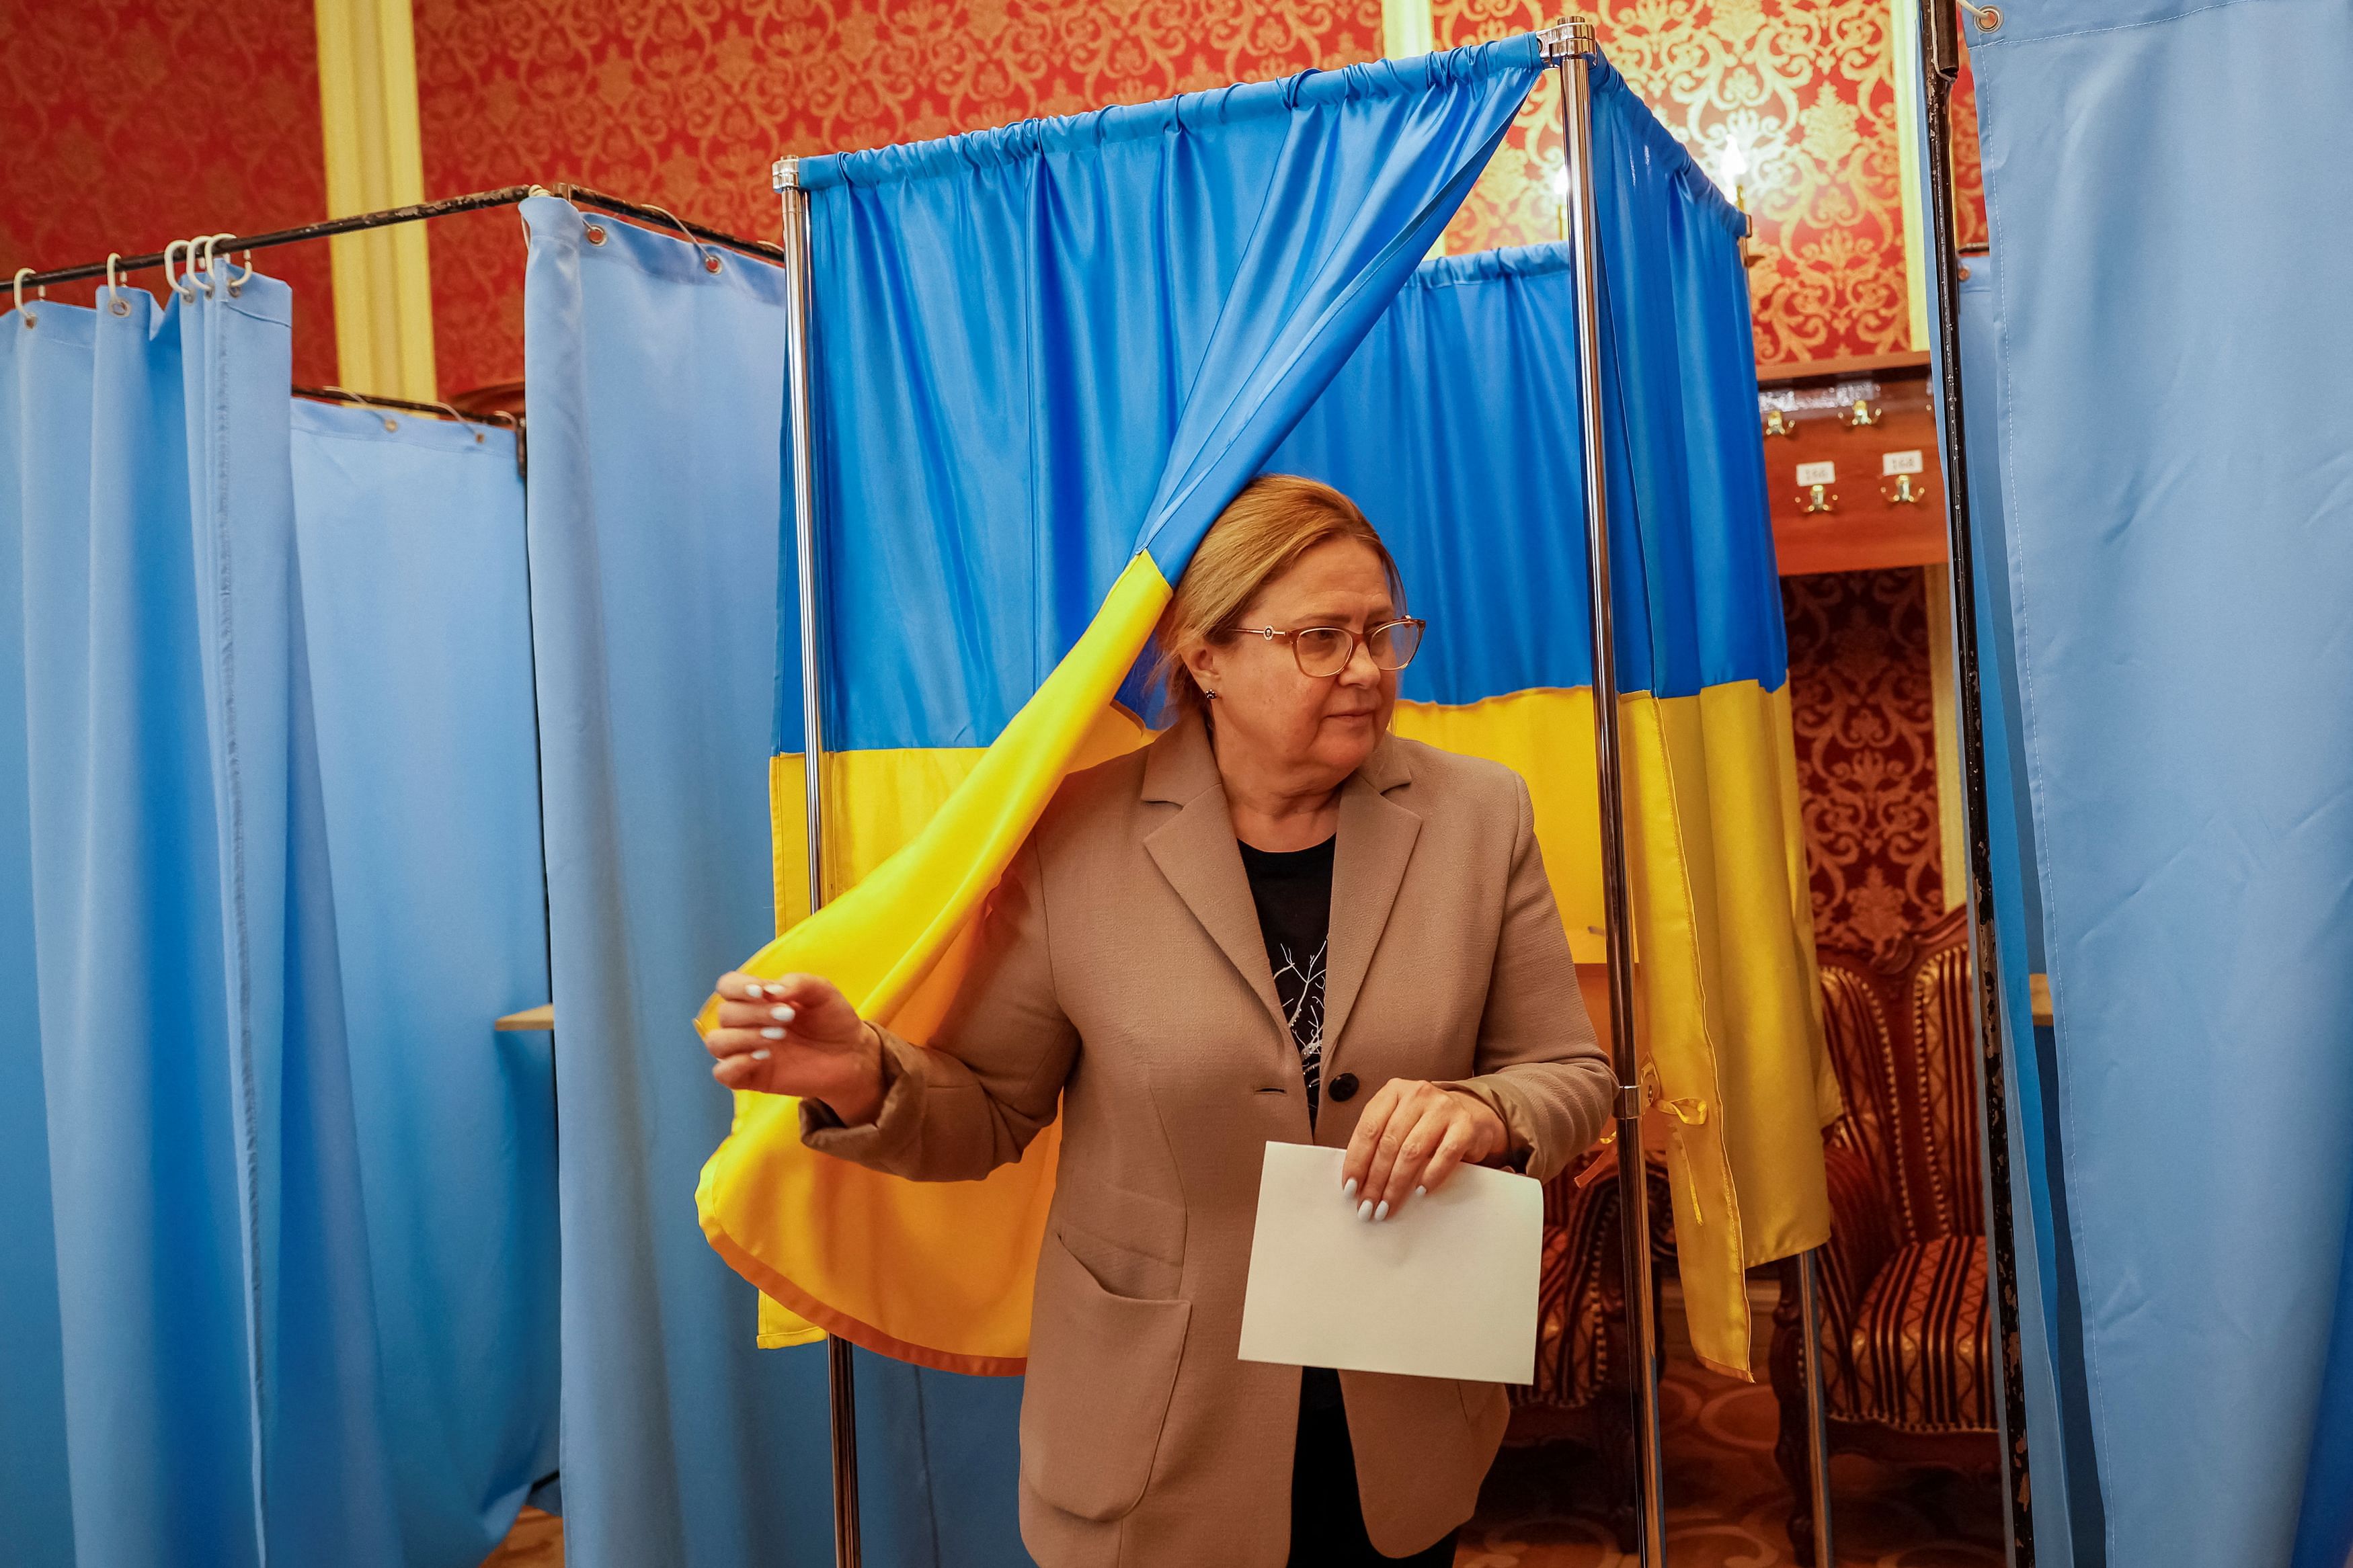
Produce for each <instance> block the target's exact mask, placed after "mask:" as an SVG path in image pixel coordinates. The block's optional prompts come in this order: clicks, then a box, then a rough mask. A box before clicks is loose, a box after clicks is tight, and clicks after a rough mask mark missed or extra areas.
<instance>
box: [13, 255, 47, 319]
mask: <svg viewBox="0 0 2353 1568" xmlns="http://www.w3.org/2000/svg"><path fill="white" fill-rule="evenodd" d="M32 275H33V269H32V268H29V267H19V268H16V282H15V285H14V287H15V289H16V314H17V315H18V316H19V317H21V318H22V319H23V322H24V325H25V328H26V331H30V330H31V329H33V328H34V327H36V326H38V325H39V324H40V320H41V318H40V317H38V316H37V315H35V314H34V313H33V312H32V311H30V310H26V309H25V279H27V278H30V277H31V276H32Z"/></svg>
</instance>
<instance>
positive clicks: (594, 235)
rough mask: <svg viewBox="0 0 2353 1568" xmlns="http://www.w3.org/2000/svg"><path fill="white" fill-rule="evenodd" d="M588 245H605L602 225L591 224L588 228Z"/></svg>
mask: <svg viewBox="0 0 2353 1568" xmlns="http://www.w3.org/2000/svg"><path fill="white" fill-rule="evenodd" d="M588 243H589V244H591V245H602V244H604V243H605V226H604V225H603V224H600V223H592V224H590V225H589V226H588Z"/></svg>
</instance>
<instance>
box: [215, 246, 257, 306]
mask: <svg viewBox="0 0 2353 1568" xmlns="http://www.w3.org/2000/svg"><path fill="white" fill-rule="evenodd" d="M236 237H237V236H235V235H233V234H225V235H222V236H221V238H223V239H235V238H236ZM221 265H222V269H223V271H224V272H225V273H226V272H227V268H231V267H234V266H235V265H237V264H236V263H235V262H233V261H231V260H230V259H229V258H228V255H227V253H226V252H224V253H222V256H221ZM254 270H255V268H254V265H253V252H252V251H250V250H248V251H247V252H246V253H245V270H244V271H243V272H238V273H234V274H229V275H228V297H229V298H230V299H232V300H234V299H236V298H237V296H238V295H239V294H242V293H244V292H245V286H246V285H247V284H248V283H250V282H252V281H253V275H254Z"/></svg>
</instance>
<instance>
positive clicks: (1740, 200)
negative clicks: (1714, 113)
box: [1715, 135, 1764, 267]
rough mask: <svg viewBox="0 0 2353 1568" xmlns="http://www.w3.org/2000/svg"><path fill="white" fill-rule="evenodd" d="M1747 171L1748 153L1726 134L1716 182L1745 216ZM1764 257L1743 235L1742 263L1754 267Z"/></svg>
mask: <svg viewBox="0 0 2353 1568" xmlns="http://www.w3.org/2000/svg"><path fill="white" fill-rule="evenodd" d="M1747 173H1748V154H1747V153H1746V152H1744V151H1742V149H1741V146H1740V143H1739V142H1738V141H1736V139H1734V138H1733V137H1731V136H1729V135H1727V136H1725V139H1724V151H1723V152H1722V153H1719V154H1717V156H1716V160H1715V183H1716V186H1717V188H1718V189H1720V190H1723V191H1724V192H1725V193H1726V194H1728V195H1730V196H1731V197H1732V205H1734V206H1736V207H1738V208H1739V209H1740V215H1741V216H1743V217H1746V216H1748V188H1747V186H1746V185H1745V184H1742V183H1741V181H1742V179H1743V177H1744V176H1746V174H1747ZM1763 259H1764V258H1762V257H1760V256H1758V255H1757V253H1756V252H1755V251H1752V250H1750V249H1749V248H1748V237H1747V236H1746V235H1745V234H1744V235H1742V236H1741V237H1740V265H1741V266H1743V267H1754V266H1756V265H1757V262H1759V261H1761V260H1763Z"/></svg>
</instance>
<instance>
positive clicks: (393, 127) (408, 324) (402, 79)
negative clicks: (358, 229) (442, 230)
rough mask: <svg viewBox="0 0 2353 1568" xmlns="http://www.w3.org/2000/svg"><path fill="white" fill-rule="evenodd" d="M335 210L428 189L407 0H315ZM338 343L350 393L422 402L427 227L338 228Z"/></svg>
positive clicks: (390, 203) (432, 392)
mask: <svg viewBox="0 0 2353 1568" xmlns="http://www.w3.org/2000/svg"><path fill="white" fill-rule="evenodd" d="M316 4H317V12H318V29H319V111H320V121H321V125H322V130H323V131H324V132H325V136H324V140H325V143H326V153H327V211H328V214H329V215H330V216H334V217H346V216H351V215H353V214H354V213H364V212H375V211H378V210H380V209H382V208H385V207H397V206H406V205H409V204H410V203H413V202H421V201H423V200H424V199H425V160H424V153H423V151H422V148H421V146H420V142H419V138H418V133H417V43H416V38H415V35H414V33H413V31H412V28H411V23H410V16H409V0H316ZM328 243H329V245H330V246H332V256H333V262H334V276H335V353H336V357H337V360H338V361H339V363H340V365H341V374H342V377H343V385H344V386H346V387H348V388H350V389H351V390H353V391H354V392H363V393H367V392H374V393H381V394H383V395H386V396H390V397H408V398H416V399H417V400H419V401H423V402H430V401H432V400H433V399H434V398H436V397H438V395H439V394H438V391H437V390H436V389H435V382H434V374H433V289H432V278H431V273H430V271H429V270H428V268H427V261H426V249H425V225H423V224H421V223H405V224H398V225H396V226H392V227H389V228H377V229H368V230H365V231H364V232H362V233H359V234H344V235H337V236H336V237H334V238H333V239H332V240H330V241H329V242H328Z"/></svg>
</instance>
